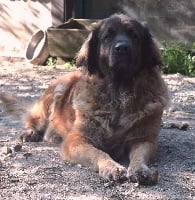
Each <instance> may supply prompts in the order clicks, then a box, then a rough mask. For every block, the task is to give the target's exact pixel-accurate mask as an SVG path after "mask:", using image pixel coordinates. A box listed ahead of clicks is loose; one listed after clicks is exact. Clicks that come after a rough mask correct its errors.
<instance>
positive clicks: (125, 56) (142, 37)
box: [77, 14, 161, 82]
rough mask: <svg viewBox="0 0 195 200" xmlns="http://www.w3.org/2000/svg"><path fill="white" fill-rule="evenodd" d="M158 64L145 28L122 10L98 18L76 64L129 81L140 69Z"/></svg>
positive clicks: (102, 75)
mask: <svg viewBox="0 0 195 200" xmlns="http://www.w3.org/2000/svg"><path fill="white" fill-rule="evenodd" d="M160 64H161V58H160V54H159V52H158V49H157V48H156V45H155V44H154V42H153V40H152V37H151V34H150V33H149V31H148V29H147V28H146V27H144V26H143V25H142V24H141V23H139V22H138V21H136V20H132V19H131V18H129V17H128V16H126V15H122V14H120V15H113V16H111V17H110V18H107V19H104V20H102V21H101V22H99V23H98V24H97V26H96V28H95V29H94V30H93V32H92V33H91V34H90V35H89V37H88V39H87V41H86V42H85V43H84V44H83V46H82V48H81V51H80V52H79V54H78V57H77V66H86V67H88V71H89V73H90V74H94V73H98V74H99V75H100V76H101V77H105V76H111V77H112V79H113V80H114V81H120V82H128V81H129V80H131V79H132V78H133V77H135V76H136V74H138V73H139V72H140V71H141V70H142V69H151V68H153V67H155V66H157V65H160Z"/></svg>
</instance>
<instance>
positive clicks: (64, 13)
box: [51, 0, 74, 26]
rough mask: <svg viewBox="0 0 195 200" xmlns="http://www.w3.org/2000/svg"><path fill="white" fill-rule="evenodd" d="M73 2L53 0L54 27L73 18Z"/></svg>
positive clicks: (71, 0) (69, 0)
mask: <svg viewBox="0 0 195 200" xmlns="http://www.w3.org/2000/svg"><path fill="white" fill-rule="evenodd" d="M73 6H74V2H73V0H51V15H52V25H53V26H58V25H60V24H63V23H64V22H66V21H68V19H70V18H71V17H73Z"/></svg>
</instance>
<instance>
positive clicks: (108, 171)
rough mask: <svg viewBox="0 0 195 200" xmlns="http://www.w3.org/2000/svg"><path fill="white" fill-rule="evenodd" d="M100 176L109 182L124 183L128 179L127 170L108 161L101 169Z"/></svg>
mask: <svg viewBox="0 0 195 200" xmlns="http://www.w3.org/2000/svg"><path fill="white" fill-rule="evenodd" d="M99 175H100V176H101V177H103V178H105V179H107V180H114V181H124V180H126V179H127V170H126V168H125V167H123V166H122V165H120V164H118V163H117V162H114V161H108V162H106V164H104V165H103V166H102V167H101V168H100V169H99Z"/></svg>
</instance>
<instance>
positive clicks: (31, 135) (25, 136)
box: [20, 128, 43, 142]
mask: <svg viewBox="0 0 195 200" xmlns="http://www.w3.org/2000/svg"><path fill="white" fill-rule="evenodd" d="M42 138H43V137H42V135H41V134H40V133H39V132H38V131H36V130H34V129H31V128H28V129H25V130H23V131H22V132H21V135H20V140H21V141H22V142H39V141H42Z"/></svg>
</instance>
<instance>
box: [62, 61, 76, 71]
mask: <svg viewBox="0 0 195 200" xmlns="http://www.w3.org/2000/svg"><path fill="white" fill-rule="evenodd" d="M74 64H75V61H74V60H71V61H69V62H66V63H65V64H64V68H65V70H68V69H70V68H72V67H73V66H74Z"/></svg>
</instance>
